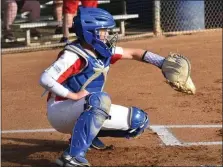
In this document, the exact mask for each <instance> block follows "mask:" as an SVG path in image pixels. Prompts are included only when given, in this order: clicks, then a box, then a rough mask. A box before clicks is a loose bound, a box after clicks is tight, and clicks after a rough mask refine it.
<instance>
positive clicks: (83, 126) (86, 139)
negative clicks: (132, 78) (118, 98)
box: [70, 92, 111, 162]
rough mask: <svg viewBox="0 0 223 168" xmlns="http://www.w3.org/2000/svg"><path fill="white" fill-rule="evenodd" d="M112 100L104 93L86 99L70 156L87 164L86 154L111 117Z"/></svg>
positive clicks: (94, 94) (76, 127) (74, 132)
mask: <svg viewBox="0 0 223 168" xmlns="http://www.w3.org/2000/svg"><path fill="white" fill-rule="evenodd" d="M110 107H111V100H110V97H109V96H108V94H106V93H104V92H97V93H92V94H91V95H89V96H88V97H87V98H86V104H85V111H84V112H83V113H82V114H81V116H80V117H79V118H78V120H77V122H76V125H75V127H74V129H73V133H72V138H71V144H70V155H71V156H73V157H75V159H76V160H78V161H79V162H86V159H85V153H86V151H87V150H88V148H89V147H90V145H91V144H92V141H93V139H94V138H95V137H96V135H97V134H98V132H99V131H100V129H101V127H102V125H103V123H104V121H105V120H106V119H108V118H110V116H109V111H110Z"/></svg>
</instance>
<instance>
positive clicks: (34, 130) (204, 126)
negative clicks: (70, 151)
mask: <svg viewBox="0 0 223 168" xmlns="http://www.w3.org/2000/svg"><path fill="white" fill-rule="evenodd" d="M148 128H151V129H152V128H222V125H150V126H149V127H148ZM55 131H56V130H55V129H53V128H44V129H28V130H5V131H1V133H2V134H10V133H30V132H32V133H35V132H36V133H37V132H55Z"/></svg>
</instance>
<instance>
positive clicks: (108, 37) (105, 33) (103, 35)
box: [96, 29, 118, 49]
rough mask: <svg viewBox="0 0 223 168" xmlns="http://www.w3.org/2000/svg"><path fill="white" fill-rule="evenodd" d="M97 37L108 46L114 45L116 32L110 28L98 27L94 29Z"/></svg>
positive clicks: (116, 37) (116, 39)
mask: <svg viewBox="0 0 223 168" xmlns="http://www.w3.org/2000/svg"><path fill="white" fill-rule="evenodd" d="M96 34H97V36H98V38H99V39H100V40H101V41H102V42H103V43H105V44H106V45H107V46H108V48H109V49H110V48H113V47H116V43H117V41H118V33H113V32H112V31H111V30H110V29H99V30H97V31H96Z"/></svg>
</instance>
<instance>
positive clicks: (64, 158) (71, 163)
mask: <svg viewBox="0 0 223 168" xmlns="http://www.w3.org/2000/svg"><path fill="white" fill-rule="evenodd" d="M69 150H70V148H67V149H66V150H65V151H64V153H63V154H62V155H61V157H60V158H58V159H57V160H56V164H57V165H59V166H61V167H89V166H90V163H89V162H88V160H87V159H86V158H85V156H76V157H73V156H71V155H70V154H69Z"/></svg>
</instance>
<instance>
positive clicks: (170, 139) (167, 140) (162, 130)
mask: <svg viewBox="0 0 223 168" xmlns="http://www.w3.org/2000/svg"><path fill="white" fill-rule="evenodd" d="M148 128H150V129H151V130H152V131H154V132H156V133H157V135H158V136H159V138H160V139H161V140H162V142H163V144H164V145H166V146H199V145H222V141H217V142H181V141H179V140H178V139H177V138H176V137H175V136H174V135H173V134H172V133H171V132H170V131H169V129H168V128H222V125H151V126H149V127H148ZM55 131H56V130H55V129H53V128H46V129H32V130H5V131H1V133H2V134H14V133H38V132H55Z"/></svg>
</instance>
